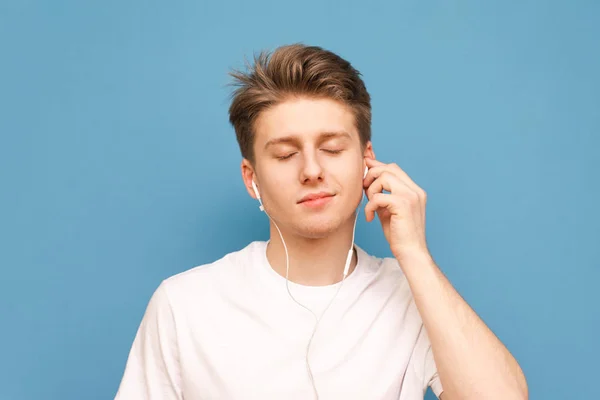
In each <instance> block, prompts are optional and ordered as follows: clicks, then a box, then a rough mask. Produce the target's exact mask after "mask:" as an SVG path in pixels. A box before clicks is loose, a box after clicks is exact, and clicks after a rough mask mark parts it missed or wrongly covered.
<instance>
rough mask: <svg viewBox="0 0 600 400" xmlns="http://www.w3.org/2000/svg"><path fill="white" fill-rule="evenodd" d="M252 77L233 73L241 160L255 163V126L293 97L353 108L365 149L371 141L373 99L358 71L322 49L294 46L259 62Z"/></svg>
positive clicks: (233, 118) (233, 116)
mask: <svg viewBox="0 0 600 400" xmlns="http://www.w3.org/2000/svg"><path fill="white" fill-rule="evenodd" d="M246 67H247V68H248V69H249V71H248V72H242V71H237V70H234V71H233V72H230V74H229V75H230V76H232V77H233V78H234V82H233V84H232V85H233V86H237V89H236V90H235V91H234V92H233V95H232V97H233V99H232V102H231V106H230V107H229V122H230V123H231V125H233V128H234V130H235V134H236V137H237V141H238V144H239V146H240V151H241V153H242V157H244V158H246V159H248V160H249V161H250V162H251V163H254V151H253V145H254V124H255V121H256V119H257V117H258V116H259V114H260V112H261V111H264V110H266V109H267V108H269V107H272V106H274V105H276V104H278V103H281V102H283V101H284V100H286V98H289V97H291V96H302V95H305V96H310V97H315V98H328V99H332V100H336V101H339V102H341V103H343V104H345V105H347V106H349V107H350V108H351V109H352V111H353V113H354V117H355V123H356V128H357V130H358V133H359V136H360V142H361V146H363V148H364V146H365V145H366V144H367V142H368V141H369V140H371V98H370V96H369V93H368V92H367V89H366V87H365V84H364V82H363V81H362V79H361V78H360V76H361V74H360V72H359V71H357V70H356V69H354V68H353V67H352V65H350V63H349V62H348V61H346V60H344V59H343V58H341V57H340V56H338V55H337V54H335V53H332V52H330V51H327V50H324V49H322V48H321V47H317V46H306V45H303V44H292V45H287V46H281V47H279V48H277V49H276V50H275V51H274V52H273V53H268V52H265V51H262V52H260V54H259V55H258V56H256V55H255V56H254V65H253V66H251V65H248V63H246Z"/></svg>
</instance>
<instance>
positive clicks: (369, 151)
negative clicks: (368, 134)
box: [363, 140, 375, 159]
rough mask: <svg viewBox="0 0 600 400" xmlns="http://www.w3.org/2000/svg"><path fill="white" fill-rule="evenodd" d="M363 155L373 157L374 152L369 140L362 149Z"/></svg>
mask: <svg viewBox="0 0 600 400" xmlns="http://www.w3.org/2000/svg"><path fill="white" fill-rule="evenodd" d="M363 157H368V158H372V159H375V152H374V151H373V143H372V142H371V141H370V140H369V141H368V142H367V144H366V146H365V150H364V151H363Z"/></svg>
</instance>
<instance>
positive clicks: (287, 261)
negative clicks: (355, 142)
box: [252, 165, 369, 400]
mask: <svg viewBox="0 0 600 400" xmlns="http://www.w3.org/2000/svg"><path fill="white" fill-rule="evenodd" d="M368 172H369V168H368V167H367V166H366V165H365V172H364V174H363V179H365V178H366V176H367V173H368ZM252 190H253V191H254V195H255V196H256V199H257V200H258V202H259V203H260V207H259V208H260V211H263V212H264V213H265V214H267V216H268V217H269V219H271V217H270V216H269V214H268V213H267V212H266V211H265V208H264V207H263V204H262V200H261V198H260V193H259V191H258V188H257V187H256V183H254V179H252ZM364 195H365V192H364V190H363V197H361V203H362V200H363V198H364ZM359 209H360V207H359ZM357 220H358V210H357V212H356V218H355V219H354V229H353V231H352V245H351V246H350V250H349V251H348V256H347V257H346V263H345V264H344V274H343V276H342V283H341V284H340V286H339V287H338V289H337V291H336V292H335V294H334V296H333V297H332V299H331V301H330V302H329V304H328V305H327V307H325V309H324V310H323V312H322V314H321V316H320V317H319V318H317V316H316V315H315V313H314V312H313V311H312V310H311V309H310V308H308V307H306V306H305V305H304V304H302V303H300V302H299V301H298V300H296V299H295V298H294V296H292V293H291V292H290V287H289V285H288V282H289V279H288V276H289V270H290V260H289V255H288V250H287V246H286V244H285V240H283V235H282V234H281V230H279V227H278V226H277V224H276V223H275V221H273V224H274V225H275V227H276V228H277V231H278V232H279V237H280V238H281V242H282V243H283V248H284V250H285V260H286V273H285V284H286V288H287V291H288V294H289V295H290V297H291V298H292V300H294V301H295V302H296V303H297V304H298V305H300V306H301V307H302V308H304V309H306V310H308V311H309V312H310V313H311V314H312V315H313V316H314V317H315V321H316V323H315V327H314V329H313V332H312V335H311V337H310V339H309V341H308V345H307V346H306V367H307V370H308V375H309V377H310V380H311V383H312V386H313V390H314V392H315V397H316V398H317V400H318V399H319V393H318V392H317V387H316V385H315V381H314V377H313V374H312V370H311V368H310V364H309V362H308V354H309V350H310V344H311V343H312V340H313V337H314V336H315V333H316V331H317V327H318V325H319V322H320V321H321V317H323V314H325V312H326V311H327V309H329V306H330V305H331V303H333V300H334V299H335V298H336V297H337V294H338V293H339V291H340V289H341V288H342V285H343V284H344V280H345V279H346V276H347V275H348V271H349V270H350V263H351V262H352V255H353V253H354V233H355V231H356V221H357Z"/></svg>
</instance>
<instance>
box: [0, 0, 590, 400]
mask: <svg viewBox="0 0 600 400" xmlns="http://www.w3.org/2000/svg"><path fill="white" fill-rule="evenodd" d="M599 21H600V2H597V1H570V2H567V1H560V2H559V1H531V0H530V1H512V2H511V1H493V2H478V1H430V2H425V1H417V0H405V1H395V2H392V1H387V2H381V1H370V2H366V1H346V2H342V1H328V2H323V1H316V0H307V1H302V2H281V1H265V0H255V1H252V2H242V1H224V2H216V1H213V2H206V1H177V2H167V1H163V2H158V1H114V0H113V1H98V2H89V1H88V2H82V1H45V2H44V1H34V0H30V1H27V0H23V1H19V0H3V1H1V2H0V133H1V142H0V183H1V189H0V190H1V191H0V227H1V228H0V239H1V241H0V243H1V251H0V267H1V278H0V399H1V400H34V399H61V400H80V399H89V400H100V399H109V398H112V397H113V396H114V394H115V392H116V390H117V387H118V385H119V382H120V379H121V376H122V373H123V369H124V366H125V361H126V358H127V355H128V352H129V348H130V346H131V343H132V340H133V337H134V335H135V332H136V329H137V327H138V325H139V322H140V320H141V318H142V315H143V312H144V310H145V307H146V304H147V302H148V300H149V298H150V296H151V294H152V292H153V291H154V289H156V287H157V286H158V284H159V283H160V281H161V280H162V279H164V278H166V277H168V276H171V275H173V274H175V273H178V272H181V271H184V270H186V269H189V268H191V267H193V266H196V265H200V264H204V263H207V262H210V261H213V260H215V259H217V258H220V257H221V256H222V255H224V254H225V253H227V252H230V251H233V250H237V249H239V248H241V247H243V246H245V245H246V244H248V243H249V242H250V241H252V240H263V239H266V238H267V233H268V223H267V220H266V219H265V216H264V214H261V213H260V212H259V210H258V208H257V204H256V203H255V202H254V201H253V200H252V199H251V198H250V197H249V196H248V195H247V194H246V192H245V189H244V187H243V185H242V180H241V178H240V172H239V163H240V160H241V158H240V153H239V149H238V147H237V143H236V142H235V135H234V132H233V129H232V128H231V127H230V126H229V124H228V121H227V108H228V106H229V93H230V88H228V87H227V86H226V85H227V84H228V83H229V79H228V77H227V72H228V71H229V70H230V69H231V68H239V67H241V66H243V60H244V57H246V58H251V57H252V54H253V53H254V52H256V51H259V50H261V49H273V48H274V47H276V46H278V45H282V44H288V43H294V42H303V43H306V44H314V45H319V46H322V47H325V48H327V49H330V50H333V51H335V52H338V53H339V54H340V55H342V56H343V57H345V58H347V59H348V60H350V61H351V62H352V63H353V65H354V66H355V67H356V68H358V69H359V70H360V71H361V73H362V74H363V76H364V79H365V82H366V84H367V88H368V89H369V91H370V93H371V95H372V98H373V104H372V105H373V138H374V141H373V142H374V146H375V151H376V153H377V156H378V158H379V159H380V160H382V161H384V162H397V163H398V164H399V165H400V166H401V167H403V168H404V169H405V170H406V171H407V172H408V174H409V175H410V176H411V177H412V178H413V179H414V180H415V181H416V182H417V183H418V184H419V185H420V186H422V187H423V188H424V189H425V190H426V191H427V192H428V194H429V205H428V226H427V229H428V240H429V244H430V247H431V251H432V253H433V255H434V257H435V258H436V261H437V262H438V264H439V265H440V267H441V268H442V270H443V271H444V272H445V273H446V274H447V276H448V277H449V279H450V280H451V281H452V283H453V284H454V285H455V287H456V288H457V289H458V290H459V292H460V293H461V294H462V295H463V296H464V297H465V299H466V300H467V301H468V302H469V303H470V304H471V306H472V307H473V308H474V309H475V310H476V311H477V312H478V313H479V315H480V316H481V317H482V318H483V320H484V321H485V322H486V323H487V324H488V325H489V326H490V328H491V329H492V330H493V331H494V332H495V333H496V334H497V335H498V336H499V338H500V339H501V340H502V341H503V342H504V343H505V344H506V346H507V347H508V348H509V350H510V351H511V352H512V353H513V354H514V355H515V357H516V358H517V360H518V361H519V362H520V364H521V366H522V367H523V369H524V371H525V373H526V376H527V378H528V382H529V387H530V393H531V398H532V399H546V400H564V399H594V398H597V395H598V391H597V388H596V387H595V386H594V385H595V384H594V382H596V381H597V379H598V375H599V373H600V368H599V367H598V360H599V359H600V345H599V341H600V332H599V331H600V313H599V311H598V306H599V305H600V290H598V281H599V279H600V266H599V264H600V262H599V259H600V229H599V225H600V211H599V210H598V205H599V204H600V189H599V184H600V178H599V175H600V156H599V154H598V153H599V151H600V139H599V138H598V135H599V134H600V132H599V130H600V78H599V73H598V71H600V23H599ZM357 243H358V244H359V245H361V246H362V247H363V248H365V249H366V250H367V251H369V252H371V253H374V254H376V255H379V256H389V255H390V252H389V248H388V245H387V243H386V242H385V240H384V237H383V234H382V233H381V228H380V226H379V222H377V221H376V222H374V223H371V224H368V223H366V222H365V221H364V219H363V218H361V219H359V225H358V227H357ZM427 398H428V399H431V398H433V396H432V395H431V393H429V394H428V397H427Z"/></svg>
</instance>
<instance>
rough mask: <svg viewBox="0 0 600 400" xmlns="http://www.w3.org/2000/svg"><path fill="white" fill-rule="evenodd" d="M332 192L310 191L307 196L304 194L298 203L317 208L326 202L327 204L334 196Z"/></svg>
mask: <svg viewBox="0 0 600 400" xmlns="http://www.w3.org/2000/svg"><path fill="white" fill-rule="evenodd" d="M334 196H335V195H334V194H331V193H326V192H320V193H311V194H309V195H307V196H304V197H303V198H302V199H301V200H300V201H299V202H298V204H302V205H303V206H306V207H310V208H319V207H322V206H324V205H326V204H328V203H329V202H330V201H331V200H332V199H333V197H334Z"/></svg>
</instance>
